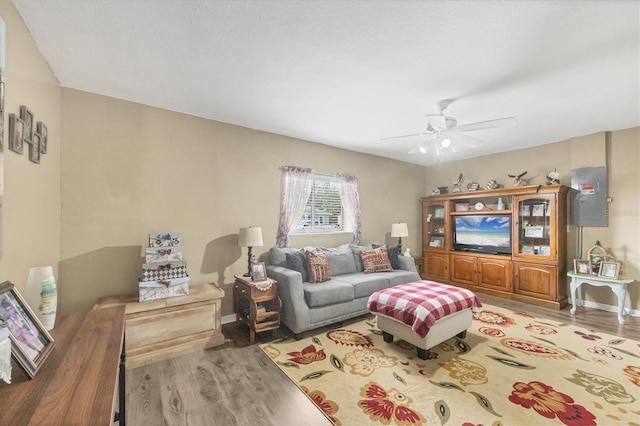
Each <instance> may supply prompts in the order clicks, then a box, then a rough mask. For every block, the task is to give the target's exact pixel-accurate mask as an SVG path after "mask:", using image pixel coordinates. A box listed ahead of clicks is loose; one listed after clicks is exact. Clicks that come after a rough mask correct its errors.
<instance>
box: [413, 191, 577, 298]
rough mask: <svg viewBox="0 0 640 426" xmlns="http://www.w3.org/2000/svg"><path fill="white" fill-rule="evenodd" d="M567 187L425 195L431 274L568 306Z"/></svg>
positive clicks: (491, 291) (426, 267) (477, 288)
mask: <svg viewBox="0 0 640 426" xmlns="http://www.w3.org/2000/svg"><path fill="white" fill-rule="evenodd" d="M569 190H570V188H569V187H567V186H564V185H535V186H523V187H514V188H500V189H493V190H480V191H470V192H457V193H452V194H441V195H431V196H427V197H423V198H422V199H421V200H422V251H423V257H424V274H425V278H426V279H429V280H434V281H439V282H443V283H447V284H451V285H455V286H458V287H464V288H468V289H470V290H473V291H478V292H480V293H487V294H491V295H493V296H498V297H504V298H509V299H514V300H519V301H522V302H527V303H532V304H535V305H540V306H546V307H550V308H555V309H562V308H563V307H564V306H566V305H567V286H566V283H565V279H566V272H567V271H566V268H567V266H566V263H567V255H566V253H567V194H568V192H569Z"/></svg>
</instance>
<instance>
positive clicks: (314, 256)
mask: <svg viewBox="0 0 640 426" xmlns="http://www.w3.org/2000/svg"><path fill="white" fill-rule="evenodd" d="M305 256H306V257H307V268H308V270H309V282H312V283H321V282H324V281H328V280H330V279H331V269H330V268H329V260H327V256H326V255H325V254H324V253H322V252H313V251H309V250H305Z"/></svg>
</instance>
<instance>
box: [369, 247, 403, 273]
mask: <svg viewBox="0 0 640 426" xmlns="http://www.w3.org/2000/svg"><path fill="white" fill-rule="evenodd" d="M372 246H373V248H378V247H382V245H379V244H372ZM387 254H388V255H389V263H391V267H392V268H393V269H401V268H400V261H399V260H398V256H400V247H398V246H397V245H395V246H387Z"/></svg>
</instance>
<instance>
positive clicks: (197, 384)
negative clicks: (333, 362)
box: [126, 294, 640, 426]
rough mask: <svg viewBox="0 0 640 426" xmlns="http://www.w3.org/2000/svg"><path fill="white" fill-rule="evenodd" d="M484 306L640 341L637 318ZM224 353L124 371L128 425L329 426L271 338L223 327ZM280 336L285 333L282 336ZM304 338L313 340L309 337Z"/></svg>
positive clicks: (512, 304)
mask: <svg viewBox="0 0 640 426" xmlns="http://www.w3.org/2000/svg"><path fill="white" fill-rule="evenodd" d="M478 297H479V299H480V300H481V301H482V302H483V303H486V304H489V305H496V306H501V307H505V308H509V309H513V310H521V311H526V312H529V313H531V314H534V315H537V316H541V317H545V318H548V319H552V320H555V321H559V322H563V323H566V324H573V325H576V326H579V327H584V328H587V329H590V330H594V331H598V332H603V333H608V334H614V335H617V336H621V337H625V338H629V339H634V340H640V317H632V316H626V317H625V319H626V322H625V324H624V325H621V324H618V320H617V314H616V313H614V312H607V311H602V310H598V309H590V308H578V310H577V312H576V315H571V314H570V312H569V308H570V306H569V307H567V308H565V309H563V310H561V311H556V310H550V309H546V308H542V307H537V306H533V305H529V304H525V303H520V302H516V301H511V300H505V299H501V298H497V297H492V296H488V295H483V294H478ZM223 332H224V334H225V337H227V339H226V342H225V345H224V346H220V347H218V348H212V349H208V350H204V351H199V352H195V353H191V354H186V355H182V356H180V357H176V358H172V359H168V360H165V361H161V362H157V363H154V364H150V365H147V366H143V367H139V368H135V369H131V370H127V382H126V384H127V424H128V425H131V426H138V425H189V426H197V425H203V426H213V425H242V426H244V425H246V426H254V425H296V426H297V425H330V424H331V423H330V422H329V421H328V420H327V419H326V418H325V417H324V415H323V414H322V413H321V412H320V411H319V410H318V409H317V408H316V407H315V406H314V405H313V404H312V403H311V402H310V401H309V400H308V399H307V397H306V396H305V395H304V394H303V393H302V392H301V391H300V390H298V388H297V387H296V385H294V384H293V383H292V382H291V381H290V380H289V379H288V378H287V377H286V376H285V375H284V373H283V372H282V371H280V369H279V368H278V367H276V366H275V364H273V362H271V360H270V359H269V358H268V357H267V356H266V355H265V354H264V353H263V352H262V351H261V350H260V348H258V346H257V344H259V343H265V342H268V341H270V340H272V339H273V335H272V334H271V333H270V332H265V333H261V334H259V335H258V336H257V338H256V340H257V343H256V344H253V345H251V344H249V336H248V334H249V333H248V330H247V329H246V328H245V327H242V326H241V327H236V325H235V324H225V325H224V326H223ZM281 332H282V333H284V334H286V333H287V330H286V329H284V328H283V329H282V330H281ZM308 334H313V332H309V333H308Z"/></svg>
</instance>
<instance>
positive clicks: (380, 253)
mask: <svg viewBox="0 0 640 426" xmlns="http://www.w3.org/2000/svg"><path fill="white" fill-rule="evenodd" d="M360 258H361V259H362V266H363V267H364V273H365V274H368V273H371V272H393V268H392V267H391V262H390V261H389V254H388V253H387V246H382V247H378V248H376V249H373V250H368V251H363V252H361V253H360Z"/></svg>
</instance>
